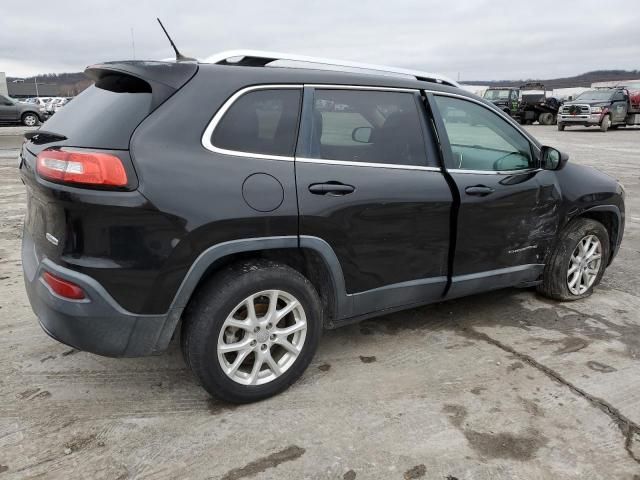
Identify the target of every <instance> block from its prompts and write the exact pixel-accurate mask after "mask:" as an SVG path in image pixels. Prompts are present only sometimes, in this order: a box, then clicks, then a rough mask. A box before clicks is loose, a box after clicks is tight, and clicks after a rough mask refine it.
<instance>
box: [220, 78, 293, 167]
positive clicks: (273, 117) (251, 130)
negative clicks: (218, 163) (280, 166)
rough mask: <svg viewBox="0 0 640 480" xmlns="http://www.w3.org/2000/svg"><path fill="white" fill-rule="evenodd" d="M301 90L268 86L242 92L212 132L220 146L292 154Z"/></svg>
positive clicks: (265, 152)
mask: <svg viewBox="0 0 640 480" xmlns="http://www.w3.org/2000/svg"><path fill="white" fill-rule="evenodd" d="M300 99H301V90H300V89H293V88H278V89H276V88H269V89H264V90H254V91H251V92H248V93H246V94H244V95H242V96H241V97H240V98H239V99H238V100H236V101H235V102H234V103H233V104H232V105H231V107H230V108H229V109H228V110H227V111H226V112H225V114H224V115H223V117H222V118H221V120H220V122H219V123H218V124H217V125H216V127H215V129H214V131H213V134H212V135H211V144H212V145H213V146H214V147H216V148H219V149H223V150H228V151H232V152H240V153H255V154H259V155H272V156H279V157H293V154H294V151H295V147H296V138H297V135H298V118H299V116H300Z"/></svg>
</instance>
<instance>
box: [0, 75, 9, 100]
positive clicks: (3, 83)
mask: <svg viewBox="0 0 640 480" xmlns="http://www.w3.org/2000/svg"><path fill="white" fill-rule="evenodd" d="M0 95H9V91H8V90H7V76H6V75H5V74H4V72H0Z"/></svg>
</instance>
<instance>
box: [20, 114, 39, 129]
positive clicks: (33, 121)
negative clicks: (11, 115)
mask: <svg viewBox="0 0 640 480" xmlns="http://www.w3.org/2000/svg"><path fill="white" fill-rule="evenodd" d="M38 121H39V119H38V116H37V115H36V114H35V113H31V112H27V113H25V114H23V115H22V124H23V125H24V126H26V127H35V126H36V125H37V124H38Z"/></svg>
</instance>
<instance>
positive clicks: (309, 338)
mask: <svg viewBox="0 0 640 480" xmlns="http://www.w3.org/2000/svg"><path fill="white" fill-rule="evenodd" d="M321 332H322V309H321V304H320V300H319V297H318V294H317V292H316V290H315V288H314V287H313V285H312V284H311V283H310V282H309V280H307V279H306V278H305V277H303V276H302V275H301V274H300V273H299V272H297V271H296V270H293V269H292V268H290V267H288V266H286V265H281V264H278V263H274V262H265V261H260V262H253V263H243V264H238V265H236V266H233V267H231V268H229V269H227V270H225V271H224V272H222V273H221V274H219V275H217V276H215V277H214V278H212V279H211V280H210V281H209V282H207V283H206V284H205V285H204V286H203V287H202V288H201V289H200V290H199V291H198V293H197V294H196V297H195V298H194V299H193V300H192V302H191V303H190V304H189V307H188V309H187V311H186V313H185V318H184V325H183V330H182V350H183V354H184V356H185V359H186V360H187V363H188V364H189V366H190V367H191V369H192V370H193V372H194V373H195V375H196V376H197V377H198V379H199V380H200V381H201V383H202V385H203V387H204V388H205V389H206V390H207V391H208V392H209V393H210V394H211V395H214V396H216V397H219V398H221V399H223V400H226V401H229V402H234V403H247V402H253V401H257V400H261V399H264V398H267V397H270V396H272V395H275V394H277V393H279V392H281V391H283V390H284V389H286V388H287V387H288V386H289V385H291V384H292V383H293V382H294V381H295V380H297V379H298V378H299V377H300V375H302V373H303V372H304V370H305V369H306V368H307V365H309V362H310V361H311V359H312V358H313V355H314V353H315V351H316V348H317V345H318V341H319V339H320V335H321Z"/></svg>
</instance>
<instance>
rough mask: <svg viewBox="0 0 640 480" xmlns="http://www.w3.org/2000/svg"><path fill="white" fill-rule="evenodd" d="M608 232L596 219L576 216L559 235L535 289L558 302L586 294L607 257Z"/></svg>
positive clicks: (597, 279) (591, 289)
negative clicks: (540, 281) (539, 282)
mask: <svg viewBox="0 0 640 480" xmlns="http://www.w3.org/2000/svg"><path fill="white" fill-rule="evenodd" d="M609 248H610V247H609V234H608V232H607V229H606V228H605V227H604V225H602V224H601V223H600V222H597V221H595V220H591V219H589V218H578V219H575V220H573V221H571V222H570V223H569V225H567V227H565V229H564V230H563V231H562V233H561V234H560V238H559V239H558V243H557V245H556V248H555V250H554V251H553V253H552V254H551V257H550V258H549V261H548V263H547V265H546V266H545V269H544V273H543V276H542V284H541V285H539V286H538V291H539V292H540V293H542V294H543V295H545V296H547V297H549V298H553V299H555V300H560V301H572V300H578V299H580V298H584V297H587V296H589V295H591V294H592V293H593V288H594V287H595V286H596V285H597V284H598V283H600V280H601V279H602V275H603V274H604V270H605V268H606V267H607V259H608V258H609Z"/></svg>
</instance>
